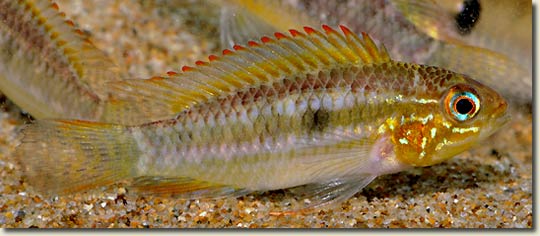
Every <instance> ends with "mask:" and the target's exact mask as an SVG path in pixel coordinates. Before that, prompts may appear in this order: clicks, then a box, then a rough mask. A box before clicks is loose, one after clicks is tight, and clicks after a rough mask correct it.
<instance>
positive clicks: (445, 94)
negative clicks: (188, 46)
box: [17, 26, 508, 207]
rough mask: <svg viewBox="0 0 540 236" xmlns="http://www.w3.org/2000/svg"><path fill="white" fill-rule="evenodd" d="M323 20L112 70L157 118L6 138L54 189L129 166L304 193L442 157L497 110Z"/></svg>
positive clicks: (201, 192) (41, 182)
mask: <svg viewBox="0 0 540 236" xmlns="http://www.w3.org/2000/svg"><path fill="white" fill-rule="evenodd" d="M323 29H324V32H319V31H317V30H314V29H312V28H309V27H305V28H304V31H305V33H302V32H300V31H296V30H290V35H285V34H282V33H276V34H275V37H273V38H270V37H263V38H261V41H262V42H261V43H257V42H253V41H250V42H249V43H248V45H249V46H246V47H243V46H238V45H236V46H234V49H235V50H234V51H232V50H224V51H223V56H222V57H217V56H210V57H209V62H203V61H197V62H196V66H195V67H183V73H170V76H169V77H167V78H153V79H149V80H126V81H122V82H114V83H112V86H113V89H115V90H116V94H118V97H119V98H120V99H125V100H129V101H131V102H130V103H129V104H133V105H134V106H138V107H139V109H140V110H142V111H145V112H147V113H148V114H152V115H155V116H156V117H170V118H168V119H165V120H159V121H155V122H151V123H146V124H143V125H136V126H123V125H116V124H107V123H93V122H87V121H77V120H48V121H47V120H42V121H37V122H36V123H35V124H32V125H29V126H28V127H27V128H26V129H24V131H23V138H22V144H21V145H20V146H19V147H18V148H17V155H19V156H20V157H21V158H20V161H21V164H22V166H23V169H24V172H25V175H26V176H27V178H28V182H29V183H30V184H31V185H32V186H33V187H34V188H36V189H37V190H39V191H41V192H43V193H49V194H51V193H52V194H62V193H72V192H75V191H82V190H87V189H90V188H92V187H97V186H102V185H107V184H111V183H114V182H117V181H120V180H131V181H132V182H131V184H132V186H133V187H134V188H135V189H136V190H138V191H141V192H144V193H154V194H172V195H175V196H178V197H184V198H208V197H223V196H231V195H232V196H236V195H242V194H246V193H249V192H253V191H266V190H273V189H282V188H291V187H296V188H294V189H293V191H294V192H296V193H298V194H299V195H301V196H302V197H305V198H308V199H310V202H311V203H310V205H308V206H306V207H314V206H321V205H325V204H329V203H331V202H340V201H343V200H346V199H347V198H349V197H351V196H352V195H353V194H355V193H357V192H358V191H360V190H361V189H362V188H363V187H364V186H366V185H367V184H369V183H370V182H371V181H372V180H373V179H374V178H376V177H377V176H380V175H384V174H389V173H394V172H399V171H402V170H406V169H409V168H412V167H417V166H429V165H433V164H437V163H440V162H442V161H445V160H446V159H448V158H451V157H453V156H454V155H456V154H458V153H460V152H462V151H465V150H467V149H468V148H470V147H471V146H473V145H475V144H477V143H478V142H480V141H481V140H483V139H484V138H486V137H487V136H489V135H491V134H492V133H493V132H495V131H496V130H497V129H498V128H499V127H501V126H502V125H503V124H504V123H505V122H506V121H508V115H507V113H506V107H507V105H506V102H505V100H504V99H503V98H502V97H501V96H500V95H499V94H497V93H496V92H495V91H493V90H492V89H490V88H488V87H486V86H483V85H482V84H480V83H478V82H476V81H474V80H473V79H471V78H469V77H467V76H464V75H461V74H457V73H453V72H451V71H448V70H445V69H441V68H437V67H432V66H421V65H417V64H411V63H405V62H397V61H393V60H391V59H390V57H389V55H388V53H387V51H386V49H385V48H384V46H380V47H377V46H376V44H375V43H374V42H373V41H372V39H371V38H370V37H369V36H368V35H367V34H362V35H363V36H362V38H360V37H358V36H357V35H356V34H354V33H352V32H351V31H350V30H348V29H347V28H345V27H344V26H341V30H342V32H338V31H335V30H334V29H332V28H330V27H329V26H323ZM141 115H143V114H141Z"/></svg>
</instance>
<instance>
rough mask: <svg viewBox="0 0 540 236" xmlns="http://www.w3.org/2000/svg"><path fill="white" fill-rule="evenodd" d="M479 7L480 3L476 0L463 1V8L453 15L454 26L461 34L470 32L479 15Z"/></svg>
mask: <svg viewBox="0 0 540 236" xmlns="http://www.w3.org/2000/svg"><path fill="white" fill-rule="evenodd" d="M480 9H481V8H480V3H479V2H478V1H477V0H464V1H463V9H462V10H461V12H459V13H458V14H457V15H456V16H455V17H454V20H455V21H456V22H455V23H456V27H457V29H458V31H459V33H460V34H461V35H465V34H469V33H471V30H472V28H473V27H474V25H475V24H476V22H478V18H479V17H480Z"/></svg>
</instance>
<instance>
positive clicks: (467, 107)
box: [456, 98, 473, 115]
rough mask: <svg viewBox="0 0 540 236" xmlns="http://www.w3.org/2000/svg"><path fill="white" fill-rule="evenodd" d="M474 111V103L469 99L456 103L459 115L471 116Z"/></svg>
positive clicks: (462, 99)
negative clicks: (470, 113)
mask: <svg viewBox="0 0 540 236" xmlns="http://www.w3.org/2000/svg"><path fill="white" fill-rule="evenodd" d="M472 109H473V104H472V101H471V100H469V99H467V98H461V99H459V100H458V101H457V103H456V110H457V112H458V113H459V114H462V115H465V114H469V112H471V111H472Z"/></svg>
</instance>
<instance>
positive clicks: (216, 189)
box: [132, 176, 250, 199]
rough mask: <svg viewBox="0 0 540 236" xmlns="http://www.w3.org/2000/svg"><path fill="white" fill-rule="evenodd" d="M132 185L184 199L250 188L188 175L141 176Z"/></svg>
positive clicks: (142, 190)
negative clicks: (207, 180)
mask: <svg viewBox="0 0 540 236" xmlns="http://www.w3.org/2000/svg"><path fill="white" fill-rule="evenodd" d="M132 186H133V187H134V188H135V191H136V192H138V193H141V194H151V195H159V196H170V197H178V198H183V199H201V198H222V197H236V196H241V195H245V194H247V193H249V192H250V191H249V190H246V189H241V188H235V187H234V186H228V185H222V184H215V183H210V182H206V181H201V180H196V179H192V178H188V177H165V176H141V177H137V178H135V179H134V180H133V182H132Z"/></svg>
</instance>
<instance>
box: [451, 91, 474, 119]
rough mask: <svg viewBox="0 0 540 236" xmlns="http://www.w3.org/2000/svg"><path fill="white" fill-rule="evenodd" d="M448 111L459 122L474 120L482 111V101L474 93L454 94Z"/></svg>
mask: <svg viewBox="0 0 540 236" xmlns="http://www.w3.org/2000/svg"><path fill="white" fill-rule="evenodd" d="M448 108H449V109H448V110H449V111H450V114H452V117H453V118H454V119H456V120H457V121H466V120H469V119H471V118H473V117H474V116H475V115H476V113H478V110H480V99H478V96H476V95H475V94H474V93H472V92H468V91H463V92H454V93H452V94H451V98H450V101H449V103H448Z"/></svg>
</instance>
